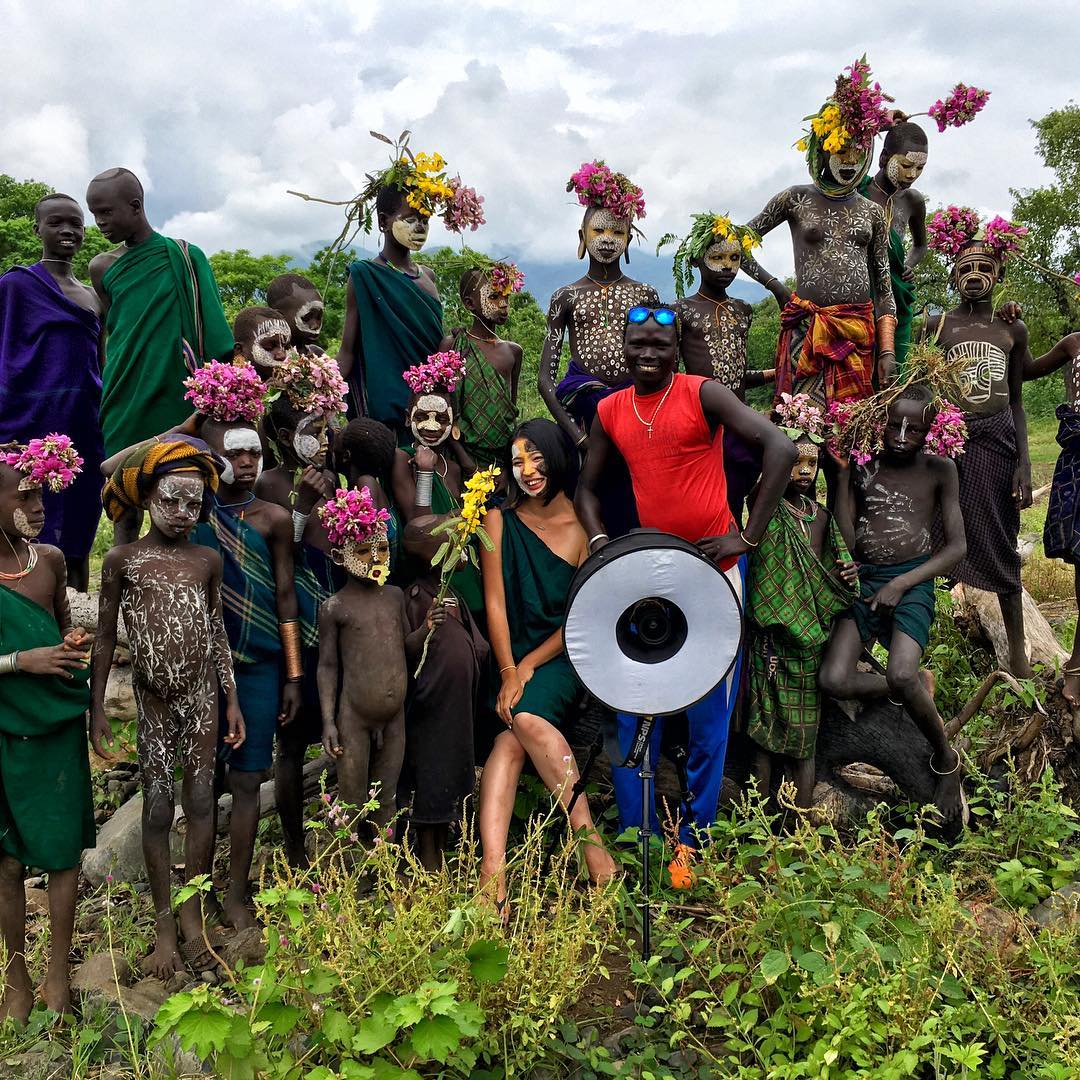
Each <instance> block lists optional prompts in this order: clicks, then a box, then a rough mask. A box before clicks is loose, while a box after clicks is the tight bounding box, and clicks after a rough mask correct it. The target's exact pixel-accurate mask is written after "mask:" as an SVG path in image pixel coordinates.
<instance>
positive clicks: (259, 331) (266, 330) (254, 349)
mask: <svg viewBox="0 0 1080 1080" xmlns="http://www.w3.org/2000/svg"><path fill="white" fill-rule="evenodd" d="M275 336H280V337H281V338H282V340H283V341H284V342H285V344H286V345H288V343H289V342H290V341H291V340H292V330H291V328H290V327H289V324H288V323H287V322H286V321H285V320H284V319H264V320H263V321H262V322H261V323H259V325H258V326H257V327H255V338H254V340H253V341H252V342H251V359H252V361H253V362H254V363H256V364H258V366H259V367H265V368H275V367H281V363H282V362H281V361H280V360H275V359H274V357H273V355H272V354H271V353H270V352H269V350H267V349H264V348H263V347H262V346H261V345H260V344H259V342H260V340H262V339H263V338H268V337H275Z"/></svg>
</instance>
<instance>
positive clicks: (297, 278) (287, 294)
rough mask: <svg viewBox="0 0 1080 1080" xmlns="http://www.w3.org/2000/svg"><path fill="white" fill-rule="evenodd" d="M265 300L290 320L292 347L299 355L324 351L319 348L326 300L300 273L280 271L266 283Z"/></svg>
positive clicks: (287, 320)
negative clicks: (283, 272)
mask: <svg viewBox="0 0 1080 1080" xmlns="http://www.w3.org/2000/svg"><path fill="white" fill-rule="evenodd" d="M266 303H267V304H268V305H269V306H270V307H272V308H275V309H276V310H277V311H278V312H280V313H281V316H282V318H283V319H284V320H285V321H286V322H287V323H288V324H289V329H290V331H291V342H292V347H293V348H294V349H296V350H298V351H299V352H300V354H301V355H307V354H317V355H320V356H321V355H323V352H324V350H323V349H321V348H319V344H318V342H319V335H320V334H321V333H322V325H323V315H324V314H325V311H326V304H325V303H324V302H323V298H322V293H321V292H319V290H318V289H316V288H315V286H314V285H312V283H311V282H310V281H308V279H307V278H306V277H304V276H303V275H302V274H279V275H278V276H277V277H276V278H274V280H273V281H271V282H270V284H269V285H267V286H266Z"/></svg>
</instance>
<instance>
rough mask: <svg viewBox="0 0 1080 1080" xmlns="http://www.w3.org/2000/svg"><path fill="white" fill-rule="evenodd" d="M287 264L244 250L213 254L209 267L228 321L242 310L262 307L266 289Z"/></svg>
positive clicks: (284, 258) (281, 259)
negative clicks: (212, 272) (215, 281)
mask: <svg viewBox="0 0 1080 1080" xmlns="http://www.w3.org/2000/svg"><path fill="white" fill-rule="evenodd" d="M291 261H292V260H291V259H290V257H289V256H288V255H252V254H251V252H250V251H248V250H247V248H239V249H237V250H236V251H216V252H214V254H213V255H211V256H210V267H211V269H212V270H213V271H214V277H215V279H216V280H217V284H218V292H220V293H221V305H222V307H224V308H225V314H226V316H227V317H228V319H229V321H230V322H232V320H233V319H235V318H236V316H237V314H238V313H239V312H240V311H242V310H243V309H244V308H246V307H257V306H260V305H262V304H265V303H266V286H267V285H269V284H270V282H271V281H272V280H273V279H274V278H276V277H277V276H278V274H284V273H285V271H286V270H288V269H289V263H290V262H291Z"/></svg>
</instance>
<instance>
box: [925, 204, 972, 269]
mask: <svg viewBox="0 0 1080 1080" xmlns="http://www.w3.org/2000/svg"><path fill="white" fill-rule="evenodd" d="M926 232H927V238H928V239H927V242H928V244H929V246H930V248H931V249H932V250H934V251H937V252H939V253H940V254H942V255H945V256H947V257H948V258H950V259H955V258H956V256H957V255H959V254H960V251H961V249H962V248H963V247H964V245H965V244H969V243H970V242H971V241H972V240H974V239H975V237H976V236H977V235H978V232H979V215H978V214H977V213H976V212H975V211H974V210H972V209H971V207H969V206H946V207H945V209H944V210H939V211H938V212H937V213H936V214H934V216H933V217H932V218H931V219H930V221H929V223H928V224H927V226H926Z"/></svg>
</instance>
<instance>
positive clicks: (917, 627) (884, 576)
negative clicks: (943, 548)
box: [850, 555, 935, 649]
mask: <svg viewBox="0 0 1080 1080" xmlns="http://www.w3.org/2000/svg"><path fill="white" fill-rule="evenodd" d="M929 558H930V556H929V555H918V556H916V557H915V558H914V559H909V560H908V561H907V562H903V563H896V564H895V565H893V566H874V565H872V564H870V563H864V564H863V565H861V566H860V567H859V599H858V600H856V601H855V604H854V606H853V607H852V609H851V612H850V617H851V618H853V619H854V620H855V625H856V626H857V627H858V628H859V637H861V638H862V640H863V641H870V640H872V639H873V638H877V639H878V641H880V642H881V644H882V645H884V646H885V647H886V648H888V647H889V641H890V639H891V637H892V632H893V631H894V630H900V631H902V632H903V633H905V634H907V636H908V637H909V638H912V639H913V640H914V641H917V642H918V643H919V647H920V648H922V649H925V648H926V644H927V642H928V641H929V640H930V627H931V625H932V624H933V622H934V604H935V601H934V582H933V580H930V581H923V582H920V583H919V584H918V585H916V586H915V587H914V588H912V589H908V591H907V592H906V593H904V595H903V597H901V599H900V603H899V604H897V605H896V607H895V608H894V609H893V611H892V613H891V614H883V613H879V612H877V611H871V610H870V604H869V603H868V601H869V600H870V598H871V597H872V596H873V595H874V593H876V592H877V591H878V589H881V588H884V586H886V585H888V584H889V582H890V581H894V580H895V579H896V578H898V577H900V576H901V575H903V574H907V573H909V572H910V571H912V570H917V569H918V568H919V567H920V566H922V565H923V564H924V563H925V562H926V561H927V560H928V559H929Z"/></svg>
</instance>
